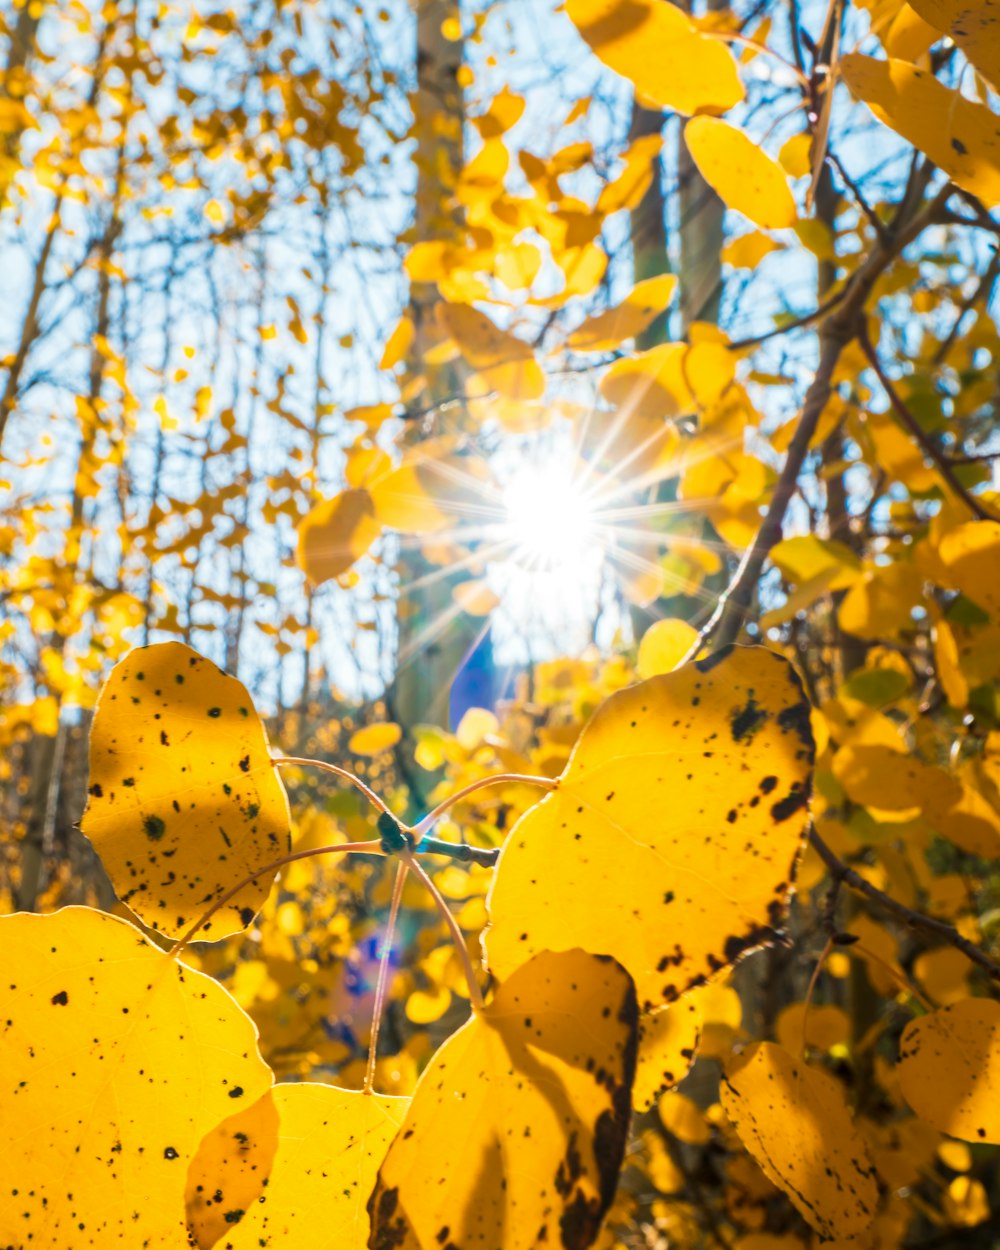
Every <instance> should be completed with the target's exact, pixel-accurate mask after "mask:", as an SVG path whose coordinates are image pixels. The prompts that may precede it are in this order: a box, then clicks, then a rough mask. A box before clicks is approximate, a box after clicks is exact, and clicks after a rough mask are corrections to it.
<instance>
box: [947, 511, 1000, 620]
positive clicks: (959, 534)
mask: <svg viewBox="0 0 1000 1250" xmlns="http://www.w3.org/2000/svg"><path fill="white" fill-rule="evenodd" d="M938 556H939V557H940V559H941V563H942V564H943V566H944V568H945V570H946V576H947V579H948V580H947V583H946V584H947V585H948V586H949V587H950V588H951V589H953V590H960V591H961V592H962V594H963V595H966V596H967V597H968V598H969V599H971V600H972V601H973V603H978V604H979V606H980V607H981V608H983V609H984V611H986V612H988V613H989V615H990V616H992V617H1000V523H998V522H997V521H969V522H968V523H967V524H966V525H959V526H958V528H957V529H953V530H951V531H950V532H949V533H947V534H945V536H944V537H943V538H942V539H941V543H940V545H939V547H938Z"/></svg>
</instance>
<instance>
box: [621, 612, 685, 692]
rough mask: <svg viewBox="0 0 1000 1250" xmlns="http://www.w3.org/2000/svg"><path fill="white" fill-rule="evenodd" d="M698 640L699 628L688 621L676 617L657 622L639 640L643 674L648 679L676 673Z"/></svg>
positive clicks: (640, 669) (640, 674) (640, 671)
mask: <svg viewBox="0 0 1000 1250" xmlns="http://www.w3.org/2000/svg"><path fill="white" fill-rule="evenodd" d="M697 639H698V631H697V630H696V629H695V628H694V626H693V625H689V624H688V623H687V621H679V620H676V619H675V618H670V619H668V620H664V621H654V622H653V623H652V625H650V627H649V629H647V630H646V632H645V633H644V634H643V636H642V641H641V642H640V643H639V656H638V659H637V661H636V667H637V668H638V671H639V676H640V677H642V678H643V679H645V678H647V677H657V676H658V675H659V674H660V673H671V672H673V670H674V669H675V668H676V667H677V665H678V664H679V663H680V662H681V660H683V659H684V657H685V656H686V655H687V653H688V652H689V651H690V650H691V648H692V647H693V646H694V644H695V642H696V641H697Z"/></svg>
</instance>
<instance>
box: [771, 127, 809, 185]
mask: <svg viewBox="0 0 1000 1250" xmlns="http://www.w3.org/2000/svg"><path fill="white" fill-rule="evenodd" d="M811 148H812V135H810V134H809V133H808V132H806V131H802V132H801V133H800V134H797V135H792V137H791V138H790V139H786V140H785V142H784V143H783V144H782V147H781V151H780V152H779V153H778V160H779V162H780V164H781V167H782V169H783V170H784V171H785V173H786V174H787V175H788V176H789V178H804V177H805V176H806V174H808V173H809V172H810V171H811V170H812V155H811Z"/></svg>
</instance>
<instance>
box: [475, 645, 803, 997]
mask: <svg viewBox="0 0 1000 1250" xmlns="http://www.w3.org/2000/svg"><path fill="white" fill-rule="evenodd" d="M812 758H813V741H812V733H811V730H810V726H809V705H808V703H807V701H806V699H805V697H804V695H803V693H802V688H801V686H800V684H799V680H798V678H797V677H796V675H795V673H794V670H793V669H792V668H791V666H790V665H789V664H788V663H787V661H785V660H784V659H782V658H781V657H780V656H778V655H775V654H774V653H773V652H770V651H767V650H766V649H764V648H757V647H737V648H731V649H727V650H723V651H720V652H718V653H716V654H715V655H713V656H710V657H708V658H707V659H704V660H698V661H695V662H694V663H693V664H687V665H685V666H684V667H683V668H680V669H678V670H677V671H676V672H673V673H667V674H664V675H663V676H660V677H653V678H650V680H648V681H645V682H642V683H640V684H639V685H636V686H631V687H629V688H628V689H625V690H621V691H618V692H617V693H616V694H613V695H611V697H610V698H608V699H606V700H605V701H604V703H602V704H601V706H600V707H599V708H598V709H597V711H596V712H595V713H594V716H593V717H592V718H591V720H590V722H589V723H588V725H587V726H586V727H585V729H584V730H583V733H582V734H581V736H580V738H579V739H578V741H577V743H576V746H575V747H574V749H573V753H572V755H571V756H570V760H569V763H568V765H567V767H566V770H565V771H564V773H563V774H562V776H561V777H560V778H559V781H558V786H557V788H556V789H555V790H554V791H552V792H551V793H550V794H548V795H546V797H545V798H544V799H542V801H541V802H540V803H538V804H536V805H535V807H533V808H531V809H530V810H529V811H528V812H526V813H525V815H524V816H523V817H522V818H521V820H520V821H519V822H518V824H517V825H516V826H515V827H514V829H513V830H512V831H511V833H510V835H509V837H508V839H507V841H506V843H505V844H504V847H503V850H502V851H501V854H500V859H499V862H498V864H497V869H496V876H495V879H494V882H493V886H492V889H491V891H490V896H489V913H490V927H489V928H488V930H487V933H486V940H485V945H486V962H487V965H488V966H489V967H490V968H491V969H492V970H493V971H494V972H496V973H497V974H498V975H499V976H501V977H506V976H509V975H510V974H511V973H512V972H513V971H514V969H515V968H517V967H518V966H519V965H520V964H521V963H523V962H524V960H525V959H527V958H529V957H530V956H531V955H533V954H534V953H535V952H537V951H541V950H567V949H569V948H571V947H574V946H582V947H585V948H587V949H590V950H593V951H595V952H599V953H602V954H604V953H607V954H610V955H613V956H614V957H615V958H616V959H618V960H619V961H620V962H621V963H622V964H623V965H624V966H625V967H626V968H628V970H629V971H630V972H631V973H632V976H633V977H634V979H635V982H636V986H637V988H638V991H639V1000H640V1003H641V1004H643V1010H644V1011H648V1010H651V1009H652V1008H655V1007H656V1006H658V1005H660V1004H662V1003H664V1002H670V1001H672V1000H674V999H676V998H677V997H678V995H680V994H681V993H683V991H684V990H687V989H689V988H691V987H692V986H695V985H699V984H701V983H702V982H703V981H704V980H705V979H706V978H707V977H708V976H709V975H710V974H711V973H713V972H715V971H717V970H718V969H720V968H723V967H725V966H726V965H727V964H731V963H734V962H735V961H736V960H737V959H738V958H739V957H740V955H741V954H742V953H743V952H744V951H746V950H749V949H752V948H753V947H756V946H759V945H761V944H762V943H764V942H766V941H768V940H769V939H770V938H771V937H772V936H773V931H774V928H775V927H778V926H780V925H781V923H782V921H783V918H784V914H785V905H786V902H787V898H788V892H789V888H790V883H791V880H792V876H793V873H794V867H795V861H796V857H797V856H798V853H799V850H800V848H801V846H802V840H803V837H804V835H805V831H806V828H807V824H808V811H807V799H808V793H809V782H810V772H811V768H812ZM554 866H557V867H558V871H553V867H554ZM640 918H641V922H640Z"/></svg>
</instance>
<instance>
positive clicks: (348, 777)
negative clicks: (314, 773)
mask: <svg viewBox="0 0 1000 1250" xmlns="http://www.w3.org/2000/svg"><path fill="white" fill-rule="evenodd" d="M271 763H272V764H275V765H280V764H294V765H295V766H296V767H298V768H321V769H322V770H323V772H325V773H333V775H334V776H335V777H342V778H343V779H344V781H349V782H350V783H351V785H352V786H354V788H355V789H356V790H360V791H361V793H362V794H363V795H364V796H365V798H367V799H368V801H369V802H370V803H371V804H372V805H373V806H374V807H375V808H376V809H377V810H378V811H380V812H387V811H388V810H389V809H388V807H386V805H385V803H384V802H383V801H382V800H381V799H380V798H379V797H378V795H377V794H376V793H375V791H374V790H372V789H370V788H369V787H368V786H366V785H365V783H364V782H363V781H362V780H361V778H360V777H356V776H355V775H354V773H352V772H350V771H349V770H348V769H346V768H338V767H337V765H336V764H328V763H327V762H326V760H310V759H304V758H301V757H300V756H298V755H272V756H271Z"/></svg>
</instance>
